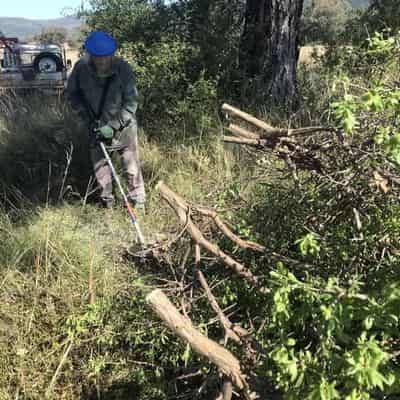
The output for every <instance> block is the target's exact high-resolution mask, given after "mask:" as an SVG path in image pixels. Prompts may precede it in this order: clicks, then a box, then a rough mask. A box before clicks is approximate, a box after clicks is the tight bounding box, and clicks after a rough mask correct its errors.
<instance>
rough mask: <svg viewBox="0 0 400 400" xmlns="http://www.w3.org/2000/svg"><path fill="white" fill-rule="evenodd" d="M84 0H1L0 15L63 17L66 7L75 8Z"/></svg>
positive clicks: (41, 17) (42, 17)
mask: <svg viewBox="0 0 400 400" xmlns="http://www.w3.org/2000/svg"><path fill="white" fill-rule="evenodd" d="M82 1H83V0H1V7H0V17H23V18H34V19H48V18H59V17H62V16H63V15H62V11H63V9H64V8H66V7H67V8H71V9H74V8H76V7H78V6H80V5H81V3H82Z"/></svg>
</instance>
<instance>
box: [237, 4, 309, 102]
mask: <svg viewBox="0 0 400 400" xmlns="http://www.w3.org/2000/svg"><path fill="white" fill-rule="evenodd" d="M302 11H303V0H247V2H246V17H245V27H244V31H243V35H242V39H241V45H240V67H241V70H242V71H243V73H244V78H245V80H246V81H247V82H248V83H250V84H251V86H253V89H254V91H255V92H256V94H257V97H258V98H260V97H262V98H263V99H264V100H270V101H271V102H273V103H279V104H290V103H291V102H292V100H293V97H294V95H295V87H296V69H297V60H298V56H299V32H300V29H299V28H300V19H301V14H302ZM254 91H253V93H252V94H254Z"/></svg>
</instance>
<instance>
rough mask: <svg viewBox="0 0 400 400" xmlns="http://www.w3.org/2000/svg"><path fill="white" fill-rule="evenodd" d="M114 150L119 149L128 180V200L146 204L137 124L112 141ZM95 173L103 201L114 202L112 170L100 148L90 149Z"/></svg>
mask: <svg viewBox="0 0 400 400" xmlns="http://www.w3.org/2000/svg"><path fill="white" fill-rule="evenodd" d="M112 148H117V150H116V151H117V152H118V154H119V155H120V156H121V158H122V166H123V169H124V172H125V174H126V176H127V180H128V194H127V196H128V198H129V199H130V200H132V201H134V202H137V203H144V202H145V199H146V194H145V189H144V181H143V175H142V170H141V166H140V159H139V145H138V138H137V128H136V124H134V125H133V126H129V127H127V128H125V129H124V130H123V131H122V132H119V133H118V134H117V135H116V137H115V138H114V139H113V140H112ZM90 156H91V159H92V164H93V169H94V173H95V176H96V179H97V182H98V184H99V185H100V188H101V193H100V197H101V199H102V200H104V201H107V200H112V199H113V198H114V196H113V183H112V180H113V179H112V173H111V169H110V167H109V166H108V164H107V160H106V159H105V157H104V154H103V152H102V150H101V148H100V146H98V145H97V146H94V147H91V149H90Z"/></svg>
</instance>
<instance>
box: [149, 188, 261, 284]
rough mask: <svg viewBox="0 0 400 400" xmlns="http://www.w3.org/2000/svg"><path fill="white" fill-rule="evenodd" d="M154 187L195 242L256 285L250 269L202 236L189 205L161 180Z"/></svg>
mask: <svg viewBox="0 0 400 400" xmlns="http://www.w3.org/2000/svg"><path fill="white" fill-rule="evenodd" d="M156 189H158V190H159V191H160V195H161V197H162V198H163V199H164V200H166V201H167V202H168V204H169V205H170V206H171V207H172V208H173V209H174V210H175V212H176V214H177V215H178V217H179V219H180V221H181V223H182V224H183V225H186V226H187V231H188V233H189V234H190V236H191V237H192V238H193V240H194V241H195V243H197V244H198V245H199V246H201V247H203V248H205V249H206V250H207V251H209V252H210V253H212V254H214V255H215V256H217V257H218V258H219V259H221V260H222V261H223V263H224V264H225V265H226V266H227V267H228V268H230V269H231V270H233V271H234V272H235V273H236V274H237V275H239V276H241V277H242V278H244V279H246V280H247V281H248V282H249V283H250V284H251V285H252V286H253V287H257V286H258V279H257V277H255V276H254V275H253V274H252V273H251V271H249V270H248V269H247V268H246V267H245V266H244V265H243V264H241V263H239V262H238V261H236V260H235V259H233V258H232V257H231V256H229V255H228V254H226V253H224V252H223V251H222V250H221V249H220V248H219V246H217V245H216V244H214V243H212V242H210V241H208V240H207V239H206V238H205V237H204V236H203V234H202V233H201V231H200V229H199V228H198V227H197V226H196V225H195V224H194V223H193V221H192V220H191V218H190V216H189V215H188V210H189V205H188V203H187V202H186V201H185V200H184V199H182V198H181V197H180V196H179V195H178V194H176V193H174V192H173V191H172V190H171V189H169V188H168V187H167V186H166V185H165V184H164V183H163V182H161V181H160V182H159V183H158V184H157V186H156ZM264 290H265V289H264Z"/></svg>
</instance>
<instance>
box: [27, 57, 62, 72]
mask: <svg viewBox="0 0 400 400" xmlns="http://www.w3.org/2000/svg"><path fill="white" fill-rule="evenodd" d="M33 68H34V69H35V72H37V73H41V72H44V73H48V72H60V71H62V69H63V63H62V61H61V59H60V58H59V57H57V56H56V55H55V54H52V53H42V54H38V55H37V56H36V57H35V59H34V61H33Z"/></svg>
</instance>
